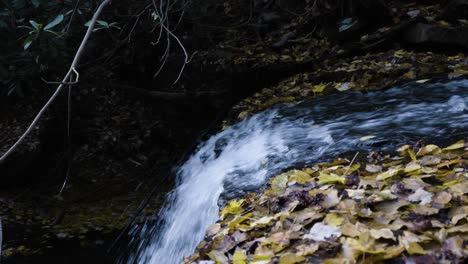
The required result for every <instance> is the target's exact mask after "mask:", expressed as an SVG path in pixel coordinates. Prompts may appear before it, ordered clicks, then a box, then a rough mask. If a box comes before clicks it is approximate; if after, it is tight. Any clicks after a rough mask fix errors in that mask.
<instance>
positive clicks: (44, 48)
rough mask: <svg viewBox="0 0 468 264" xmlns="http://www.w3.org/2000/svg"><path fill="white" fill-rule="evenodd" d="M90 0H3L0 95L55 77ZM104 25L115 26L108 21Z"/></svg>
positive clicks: (79, 29) (67, 56)
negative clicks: (4, 39)
mask: <svg viewBox="0 0 468 264" xmlns="http://www.w3.org/2000/svg"><path fill="white" fill-rule="evenodd" d="M93 2H94V1H90V0H88V1H79V2H76V1H72V0H65V1H46V0H3V1H2V3H4V6H0V33H1V34H2V35H3V37H4V38H5V36H6V39H7V41H2V42H1V43H0V49H1V50H2V51H3V52H1V53H0V96H5V95H14V94H16V95H20V96H21V95H22V94H23V93H24V92H25V91H26V90H28V89H30V88H31V87H34V86H35V85H36V86H38V85H37V84H38V83H40V80H41V78H44V79H51V80H55V79H57V78H59V77H60V75H61V74H63V72H61V71H60V70H61V69H62V68H63V67H64V65H66V64H67V63H69V61H70V58H71V56H72V55H73V51H74V49H75V48H76V46H77V45H78V44H79V40H80V39H81V35H82V34H81V33H82V32H84V30H86V27H84V26H83V23H84V22H83V19H84V17H89V15H90V14H91V13H92V10H93V9H94V5H93ZM107 27H115V24H112V23H111V24H108V25H107Z"/></svg>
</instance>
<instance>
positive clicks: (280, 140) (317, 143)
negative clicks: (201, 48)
mask: <svg viewBox="0 0 468 264" xmlns="http://www.w3.org/2000/svg"><path fill="white" fill-rule="evenodd" d="M467 112H468V81H452V82H448V83H444V84H425V85H419V86H403V87H398V88H393V89H389V90H386V91H378V92H370V93H360V92H345V93H339V94H335V95H332V96H328V97H322V98H317V99H315V100H313V101H306V102H301V103H298V104H293V105H282V106H278V107H273V108H270V109H268V110H266V111H264V112H261V113H259V114H256V115H254V116H253V117H251V118H249V119H247V120H244V121H242V122H240V123H238V124H236V125H234V126H232V127H231V128H229V129H227V130H225V131H222V132H220V133H219V134H217V135H214V136H212V137H211V138H210V139H209V140H208V141H206V142H205V143H203V144H201V145H200V146H199V147H198V149H197V151H196V152H195V153H194V154H193V155H192V156H191V157H190V158H189V159H188V160H187V161H186V163H185V164H184V165H182V166H181V167H180V168H179V170H178V172H177V182H176V184H177V187H176V188H175V190H174V191H173V192H171V193H170V194H169V195H168V197H167V201H166V206H165V208H164V209H163V210H161V212H160V213H159V217H160V223H159V225H151V224H146V225H145V226H144V227H143V228H141V231H139V232H138V233H137V234H133V235H134V237H133V238H134V240H136V241H137V242H136V243H137V244H138V245H137V247H138V252H136V253H134V254H133V255H132V256H131V257H130V259H129V261H128V262H129V263H151V264H153V263H164V264H171V263H181V262H182V258H183V257H184V256H188V255H190V254H191V253H192V252H193V250H194V249H195V247H196V245H197V243H199V242H200V241H201V240H202V239H203V236H204V232H205V230H206V228H207V227H208V226H209V225H211V224H213V223H214V222H215V221H216V220H217V218H218V210H219V207H218V203H219V200H220V197H221V196H222V197H223V198H232V197H235V196H238V195H241V194H242V193H244V192H247V191H252V190H256V189H259V188H261V187H262V186H263V184H264V183H265V181H266V180H267V178H268V177H269V176H272V175H274V174H277V173H279V172H281V171H283V170H285V169H288V168H291V167H299V166H303V165H305V164H311V163H315V162H318V161H324V160H327V159H330V158H333V157H335V156H338V155H340V154H343V153H345V152H349V151H353V152H356V151H364V152H367V151H372V150H392V149H394V148H395V147H396V146H397V145H400V144H403V143H409V142H415V141H417V140H420V139H430V140H431V142H437V141H440V140H444V139H446V140H449V141H451V140H455V139H459V138H463V137H466V136H467V127H468V113H467ZM368 135H372V136H374V138H372V139H370V140H367V141H364V142H363V141H360V138H361V137H363V136H368Z"/></svg>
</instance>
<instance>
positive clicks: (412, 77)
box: [403, 71, 416, 79]
mask: <svg viewBox="0 0 468 264" xmlns="http://www.w3.org/2000/svg"><path fill="white" fill-rule="evenodd" d="M403 77H404V78H406V79H414V78H415V77H416V73H415V72H414V71H409V72H407V73H405V74H403Z"/></svg>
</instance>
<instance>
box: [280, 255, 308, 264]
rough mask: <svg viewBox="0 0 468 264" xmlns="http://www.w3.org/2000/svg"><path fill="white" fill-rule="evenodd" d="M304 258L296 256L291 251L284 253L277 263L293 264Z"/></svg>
mask: <svg viewBox="0 0 468 264" xmlns="http://www.w3.org/2000/svg"><path fill="white" fill-rule="evenodd" d="M304 260H305V257H303V256H298V255H296V254H293V253H286V254H284V255H282V256H281V257H280V259H279V261H278V263H279V264H295V263H299V262H302V261H304Z"/></svg>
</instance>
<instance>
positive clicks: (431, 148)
mask: <svg viewBox="0 0 468 264" xmlns="http://www.w3.org/2000/svg"><path fill="white" fill-rule="evenodd" d="M435 153H440V148H439V147H438V146H436V145H427V146H424V147H422V148H420V149H419V150H418V153H416V156H424V155H426V154H435Z"/></svg>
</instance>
